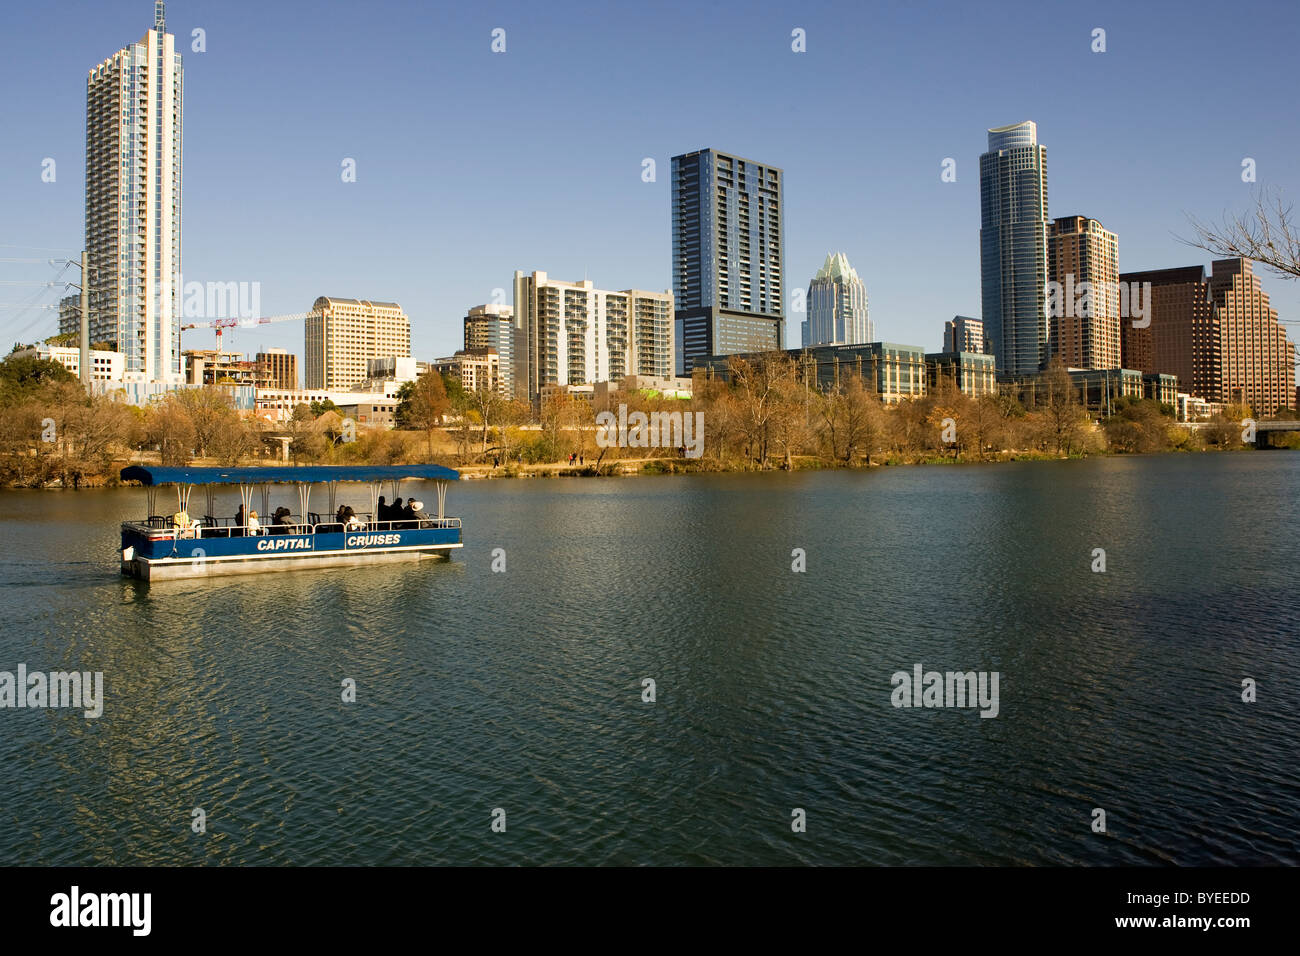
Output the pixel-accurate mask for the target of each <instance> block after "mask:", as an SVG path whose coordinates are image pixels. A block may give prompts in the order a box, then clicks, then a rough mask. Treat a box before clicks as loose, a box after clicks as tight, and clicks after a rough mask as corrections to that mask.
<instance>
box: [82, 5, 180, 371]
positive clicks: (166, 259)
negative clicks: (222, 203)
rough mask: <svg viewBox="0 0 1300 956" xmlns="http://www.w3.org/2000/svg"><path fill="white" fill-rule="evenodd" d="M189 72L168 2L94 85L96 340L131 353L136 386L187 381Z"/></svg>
mask: <svg viewBox="0 0 1300 956" xmlns="http://www.w3.org/2000/svg"><path fill="white" fill-rule="evenodd" d="M183 99H184V71H183V69H182V67H181V57H180V54H178V53H177V52H176V48H175V43H174V38H173V37H172V35H171V34H170V33H168V32H167V26H166V14H165V10H164V5H163V0H157V2H156V3H155V4H154V26H153V29H152V30H149V31H148V32H147V33H145V35H144V38H143V39H142V40H140V41H139V42H138V43H133V44H131V45H130V46H128V47H124V48H123V49H121V50H119V51H118V52H117V53H115V54H113V55H112V56H110V57H109V58H108V59H106V60H104V62H102V63H100V64H99V65H98V66H96V67H95V68H94V69H92V70H91V71H90V75H89V76H88V77H87V79H86V252H87V257H88V268H89V271H90V275H89V276H85V277H83V281H86V282H87V287H88V288H89V290H90V291H89V312H90V338H91V341H92V342H108V343H111V344H112V345H113V347H114V348H115V349H116V350H118V351H120V352H122V353H124V354H125V356H126V361H125V369H124V371H123V377H124V379H125V380H126V381H129V382H164V383H169V384H179V383H180V382H181V380H182V370H181V348H180V308H179V304H180V295H181V290H180V289H179V288H178V280H179V276H180V271H181V125H182V113H183V110H182V101H183Z"/></svg>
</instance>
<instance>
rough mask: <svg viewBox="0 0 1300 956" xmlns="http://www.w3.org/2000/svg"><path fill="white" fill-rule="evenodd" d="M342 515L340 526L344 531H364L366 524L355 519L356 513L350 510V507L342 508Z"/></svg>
mask: <svg viewBox="0 0 1300 956" xmlns="http://www.w3.org/2000/svg"><path fill="white" fill-rule="evenodd" d="M342 514H343V522H342V524H343V528H344V530H345V531H365V530H366V523H365V522H364V521H362V520H361V519H360V518H358V517H357V513H356V512H355V511H353V510H352V508H351V506H348V507H347V508H344V509H343V511H342Z"/></svg>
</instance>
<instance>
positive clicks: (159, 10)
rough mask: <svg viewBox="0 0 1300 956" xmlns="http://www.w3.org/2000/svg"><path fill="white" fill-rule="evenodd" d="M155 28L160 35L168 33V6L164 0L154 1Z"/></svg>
mask: <svg viewBox="0 0 1300 956" xmlns="http://www.w3.org/2000/svg"><path fill="white" fill-rule="evenodd" d="M153 28H154V29H155V30H157V31H158V32H159V33H165V32H167V4H166V3H165V2H164V0H153Z"/></svg>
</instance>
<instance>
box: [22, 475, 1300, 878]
mask: <svg viewBox="0 0 1300 956" xmlns="http://www.w3.org/2000/svg"><path fill="white" fill-rule="evenodd" d="M358 487H360V486H358ZM1298 487H1300V454H1295V453H1289V452H1284V451H1277V452H1267V453H1253V454H1235V455H1217V456H1216V455H1202V456H1165V457H1156V458H1112V459H1104V460H1093V461H1082V462H1059V463H1024V464H1009V465H996V466H982V467H980V466H971V467H938V466H936V467H923V468H898V469H877V470H874V471H872V472H869V473H851V474H850V473H840V472H836V473H821V474H816V473H812V474H796V475H789V476H787V475H781V474H770V475H728V476H718V477H689V478H684V477H664V478H636V479H622V480H615V479H605V480H598V479H551V480H530V481H497V482H462V483H460V484H458V485H457V486H455V487H454V488H453V489H452V492H451V495H450V496H449V507H448V510H449V511H450V512H451V513H453V514H460V515H462V516H463V517H464V521H465V541H466V546H465V548H464V550H463V551H461V552H459V553H458V554H457V555H456V557H455V560H453V561H452V562H450V563H444V562H421V563H413V564H409V565H405V566H401V565H394V566H389V567H377V568H363V569H357V570H351V569H332V570H322V571H315V572H309V571H302V572H278V573H274V574H268V575H256V576H244V577H236V578H225V579H217V580H213V581H206V582H173V583H159V584H154V585H152V586H150V585H147V584H141V583H137V582H130V581H127V580H124V579H122V578H121V577H120V575H119V574H118V568H117V563H116V560H117V551H116V548H117V525H118V523H119V522H120V521H121V520H123V519H125V518H128V517H136V516H138V515H139V514H140V513H142V512H143V510H144V493H143V491H142V490H140V489H121V490H113V491H83V492H78V493H71V492H68V493H59V492H0V534H2V535H3V546H4V547H3V553H4V555H5V558H6V564H5V566H4V567H3V568H2V569H0V580H3V582H4V589H3V600H4V611H5V625H4V627H3V629H2V630H0V670H8V671H13V670H15V669H16V667H17V665H18V664H19V663H25V664H26V665H27V666H28V667H29V668H30V669H32V670H62V669H73V668H75V669H79V670H91V671H103V672H104V675H105V685H106V688H105V696H106V703H105V710H104V715H103V716H102V717H101V718H100V719H98V720H87V719H85V718H84V717H82V716H81V714H80V712H70V711H64V710H43V711H41V710H27V709H24V710H17V709H11V710H0V759H2V760H3V766H4V774H3V782H2V783H0V834H2V835H0V863H42V864H67V863H112V864H151V863H152V864H189V863H275V864H284V863H293V864H326V863H347V864H353V863H367V864H372V863H373V864H424V863H507V864H515V863H620V864H643V863H653V864H671V863H688V864H691V863H766V864H787V863H832V864H839V863H869V864H923V863H924V864H942V863H957V864H974V863H982V864H990V863H991V864H1008V863H1011V864H1020V863H1034V864H1065V863H1085V864H1132V863H1137V864H1160V863H1180V864H1259V863H1277V862H1285V863H1297V862H1300V836H1298V835H1297V834H1300V759H1298V758H1300V746H1298V745H1297V729H1298V725H1297V716H1300V666H1298V663H1300V662H1298V658H1297V653H1298V651H1300V636H1298V635H1300V590H1298V587H1300V586H1298V584H1297V569H1298V568H1300V506H1297V504H1296V490H1297V488H1298ZM414 488H415V486H414V485H413V484H408V485H405V486H404V487H403V492H404V493H405V492H407V491H409V490H413V489H414ZM364 494H365V493H364V492H358V494H357V496H356V497H357V498H358V499H360V498H362V497H364ZM226 497H227V498H228V499H229V501H228V502H227V505H228V507H226V508H225V511H227V512H229V513H232V514H233V512H234V511H235V508H236V507H237V502H236V500H235V498H234V496H226ZM340 500H346V499H345V497H344V496H341V498H340ZM426 500H434V499H432V497H428V498H426ZM495 548H501V549H504V552H505V560H506V571H505V573H493V572H492V570H491V563H492V551H493V549H495ZM795 548H803V549H805V550H806V552H807V571H806V573H803V574H796V573H792V571H791V561H792V557H791V552H792V550H793V549H795ZM1096 548H1103V549H1105V553H1106V571H1105V573H1094V572H1093V571H1092V570H1091V565H1092V563H1093V551H1094V549H1096ZM916 663H921V664H923V665H924V666H925V668H926V669H927V670H929V669H935V670H940V671H947V670H963V671H965V670H987V671H997V672H999V673H1000V675H1001V678H1000V713H999V716H998V717H997V718H996V719H981V718H980V717H979V716H978V712H977V711H974V710H955V709H896V708H894V707H893V706H891V703H890V692H891V689H892V688H891V683H890V677H891V675H892V674H893V673H894V672H895V671H899V670H905V671H909V672H910V671H911V669H912V667H913V665H914V664H916ZM1245 677H1250V678H1253V679H1255V680H1256V681H1257V682H1258V688H1259V690H1258V694H1259V699H1258V701H1257V702H1256V703H1253V704H1247V703H1243V702H1242V700H1241V681H1242V679H1243V678H1245ZM345 678H352V679H354V680H355V681H356V682H357V687H358V700H357V702H356V703H355V704H345V703H343V701H342V700H341V696H340V685H341V681H343V679H345ZM643 678H653V680H654V681H655V682H656V687H657V700H656V701H655V702H654V703H645V702H643V701H642V680H643ZM196 807H201V808H203V810H204V811H205V812H206V814H207V823H208V831H207V833H206V834H205V835H198V834H195V833H193V832H191V828H190V820H191V811H192V810H193V809H194V808H196ZM796 807H798V808H803V809H804V810H805V811H806V813H807V821H808V823H807V832H806V833H803V834H797V833H794V832H792V830H791V826H790V822H791V811H792V809H793V808H796ZM1096 807H1100V808H1103V809H1105V811H1106V814H1107V828H1108V832H1107V833H1106V834H1104V835H1099V834H1095V833H1093V832H1092V830H1091V827H1090V824H1091V822H1092V810H1093V808H1096ZM494 808H502V809H504V810H505V812H506V823H507V828H506V832H505V833H493V832H492V830H491V827H490V824H491V821H492V815H491V814H492V811H493V809H494Z"/></svg>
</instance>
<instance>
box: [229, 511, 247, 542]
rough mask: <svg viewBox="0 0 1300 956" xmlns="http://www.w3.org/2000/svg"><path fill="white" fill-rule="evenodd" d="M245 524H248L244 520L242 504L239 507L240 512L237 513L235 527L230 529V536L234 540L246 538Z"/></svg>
mask: <svg viewBox="0 0 1300 956" xmlns="http://www.w3.org/2000/svg"><path fill="white" fill-rule="evenodd" d="M245 523H246V522H245V520H244V506H243V504H242V503H241V504H240V506H239V510H238V511H236V512H235V526H234V527H233V528H231V529H230V536H231V537H232V538H242V537H243V536H244V525H245Z"/></svg>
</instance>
